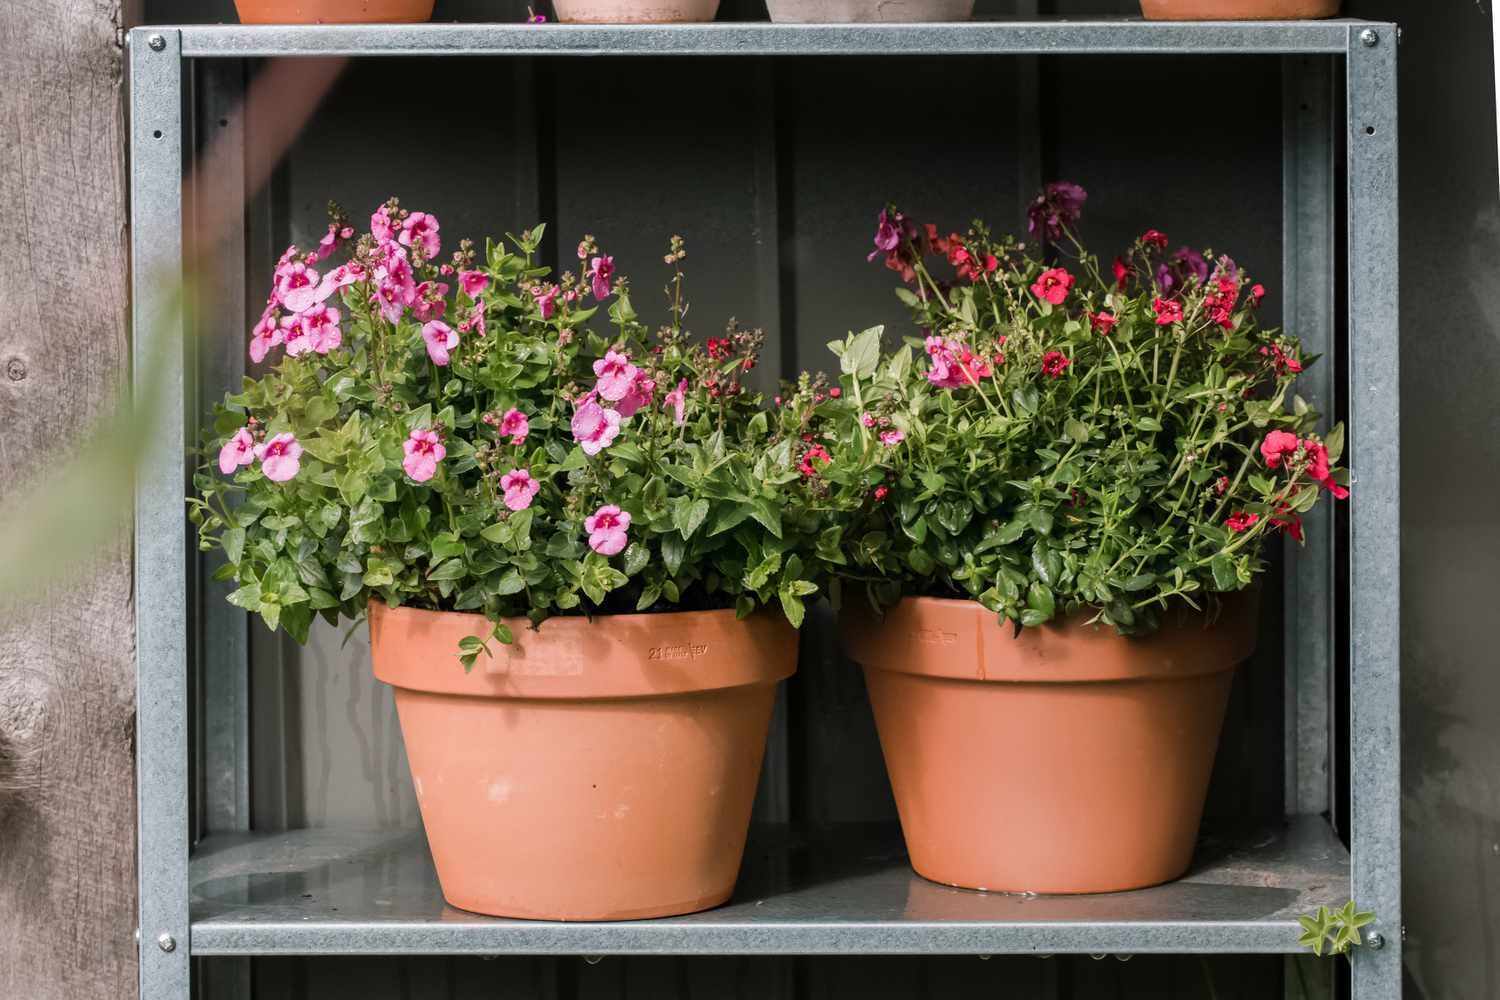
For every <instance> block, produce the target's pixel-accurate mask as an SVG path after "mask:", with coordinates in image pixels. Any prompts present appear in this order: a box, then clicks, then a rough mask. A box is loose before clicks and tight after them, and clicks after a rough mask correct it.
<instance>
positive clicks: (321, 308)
mask: <svg viewBox="0 0 1500 1000" xmlns="http://www.w3.org/2000/svg"><path fill="white" fill-rule="evenodd" d="M339 316H340V313H339V311H338V310H337V309H334V308H333V307H332V306H325V305H316V306H313V307H312V308H311V309H309V310H307V312H305V313H303V314H302V326H303V328H304V329H305V330H306V331H307V344H308V346H309V347H311V348H312V349H313V350H314V351H316V352H317V353H319V354H327V353H328V352H329V351H332V350H334V349H335V348H337V347H338V346H339V345H340V344H342V343H343V342H344V336H343V334H342V333H341V332H340V330H339ZM287 353H291V348H288V349H287Z"/></svg>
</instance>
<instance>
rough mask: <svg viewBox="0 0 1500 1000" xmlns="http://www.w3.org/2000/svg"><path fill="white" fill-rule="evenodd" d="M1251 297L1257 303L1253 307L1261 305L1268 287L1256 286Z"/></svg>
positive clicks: (1251, 292)
mask: <svg viewBox="0 0 1500 1000" xmlns="http://www.w3.org/2000/svg"><path fill="white" fill-rule="evenodd" d="M1250 297H1251V298H1252V299H1254V300H1255V301H1254V302H1252V303H1251V305H1257V306H1258V305H1260V300H1261V299H1263V298H1265V297H1266V286H1265V285H1255V286H1253V287H1252V288H1251V289H1250Z"/></svg>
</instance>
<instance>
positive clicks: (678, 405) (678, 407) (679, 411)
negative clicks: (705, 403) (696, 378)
mask: <svg viewBox="0 0 1500 1000" xmlns="http://www.w3.org/2000/svg"><path fill="white" fill-rule="evenodd" d="M687 386H688V383H687V379H683V380H682V381H681V382H678V383H677V388H675V389H673V390H672V391H671V392H669V393H667V397H666V398H665V399H663V400H662V401H661V405H662V406H670V407H671V408H672V420H673V421H674V422H675V423H676V424H677V426H678V427H681V426H682V422H683V420H684V419H685V418H686V415H687Z"/></svg>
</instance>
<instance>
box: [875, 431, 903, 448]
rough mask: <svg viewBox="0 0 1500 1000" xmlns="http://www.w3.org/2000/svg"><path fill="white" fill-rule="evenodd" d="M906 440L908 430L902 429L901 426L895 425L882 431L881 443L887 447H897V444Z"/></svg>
mask: <svg viewBox="0 0 1500 1000" xmlns="http://www.w3.org/2000/svg"><path fill="white" fill-rule="evenodd" d="M905 440H906V432H905V431H903V430H901V429H900V428H896V427H893V428H891V429H890V430H888V431H881V432H880V443H881V444H883V445H885V446H886V447H887V448H894V447H896V445H898V444H900V443H901V442H902V441H905Z"/></svg>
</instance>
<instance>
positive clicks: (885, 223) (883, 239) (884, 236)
mask: <svg viewBox="0 0 1500 1000" xmlns="http://www.w3.org/2000/svg"><path fill="white" fill-rule="evenodd" d="M900 221H901V213H899V212H898V213H896V217H895V219H892V218H891V214H890V213H889V212H888V211H886V210H885V209H883V208H882V209H881V210H880V222H879V225H877V226H876V227H875V249H874V250H872V251H870V256H869V257H867V258H865V259H866V260H874V259H875V258H876V257H879V256H880V255H881V254H883V253H890V252H891V251H892V250H894V249H896V248H897V247H899V246H900V245H901V230H900V228H899V227H898V226H897V223H898V222H900Z"/></svg>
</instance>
